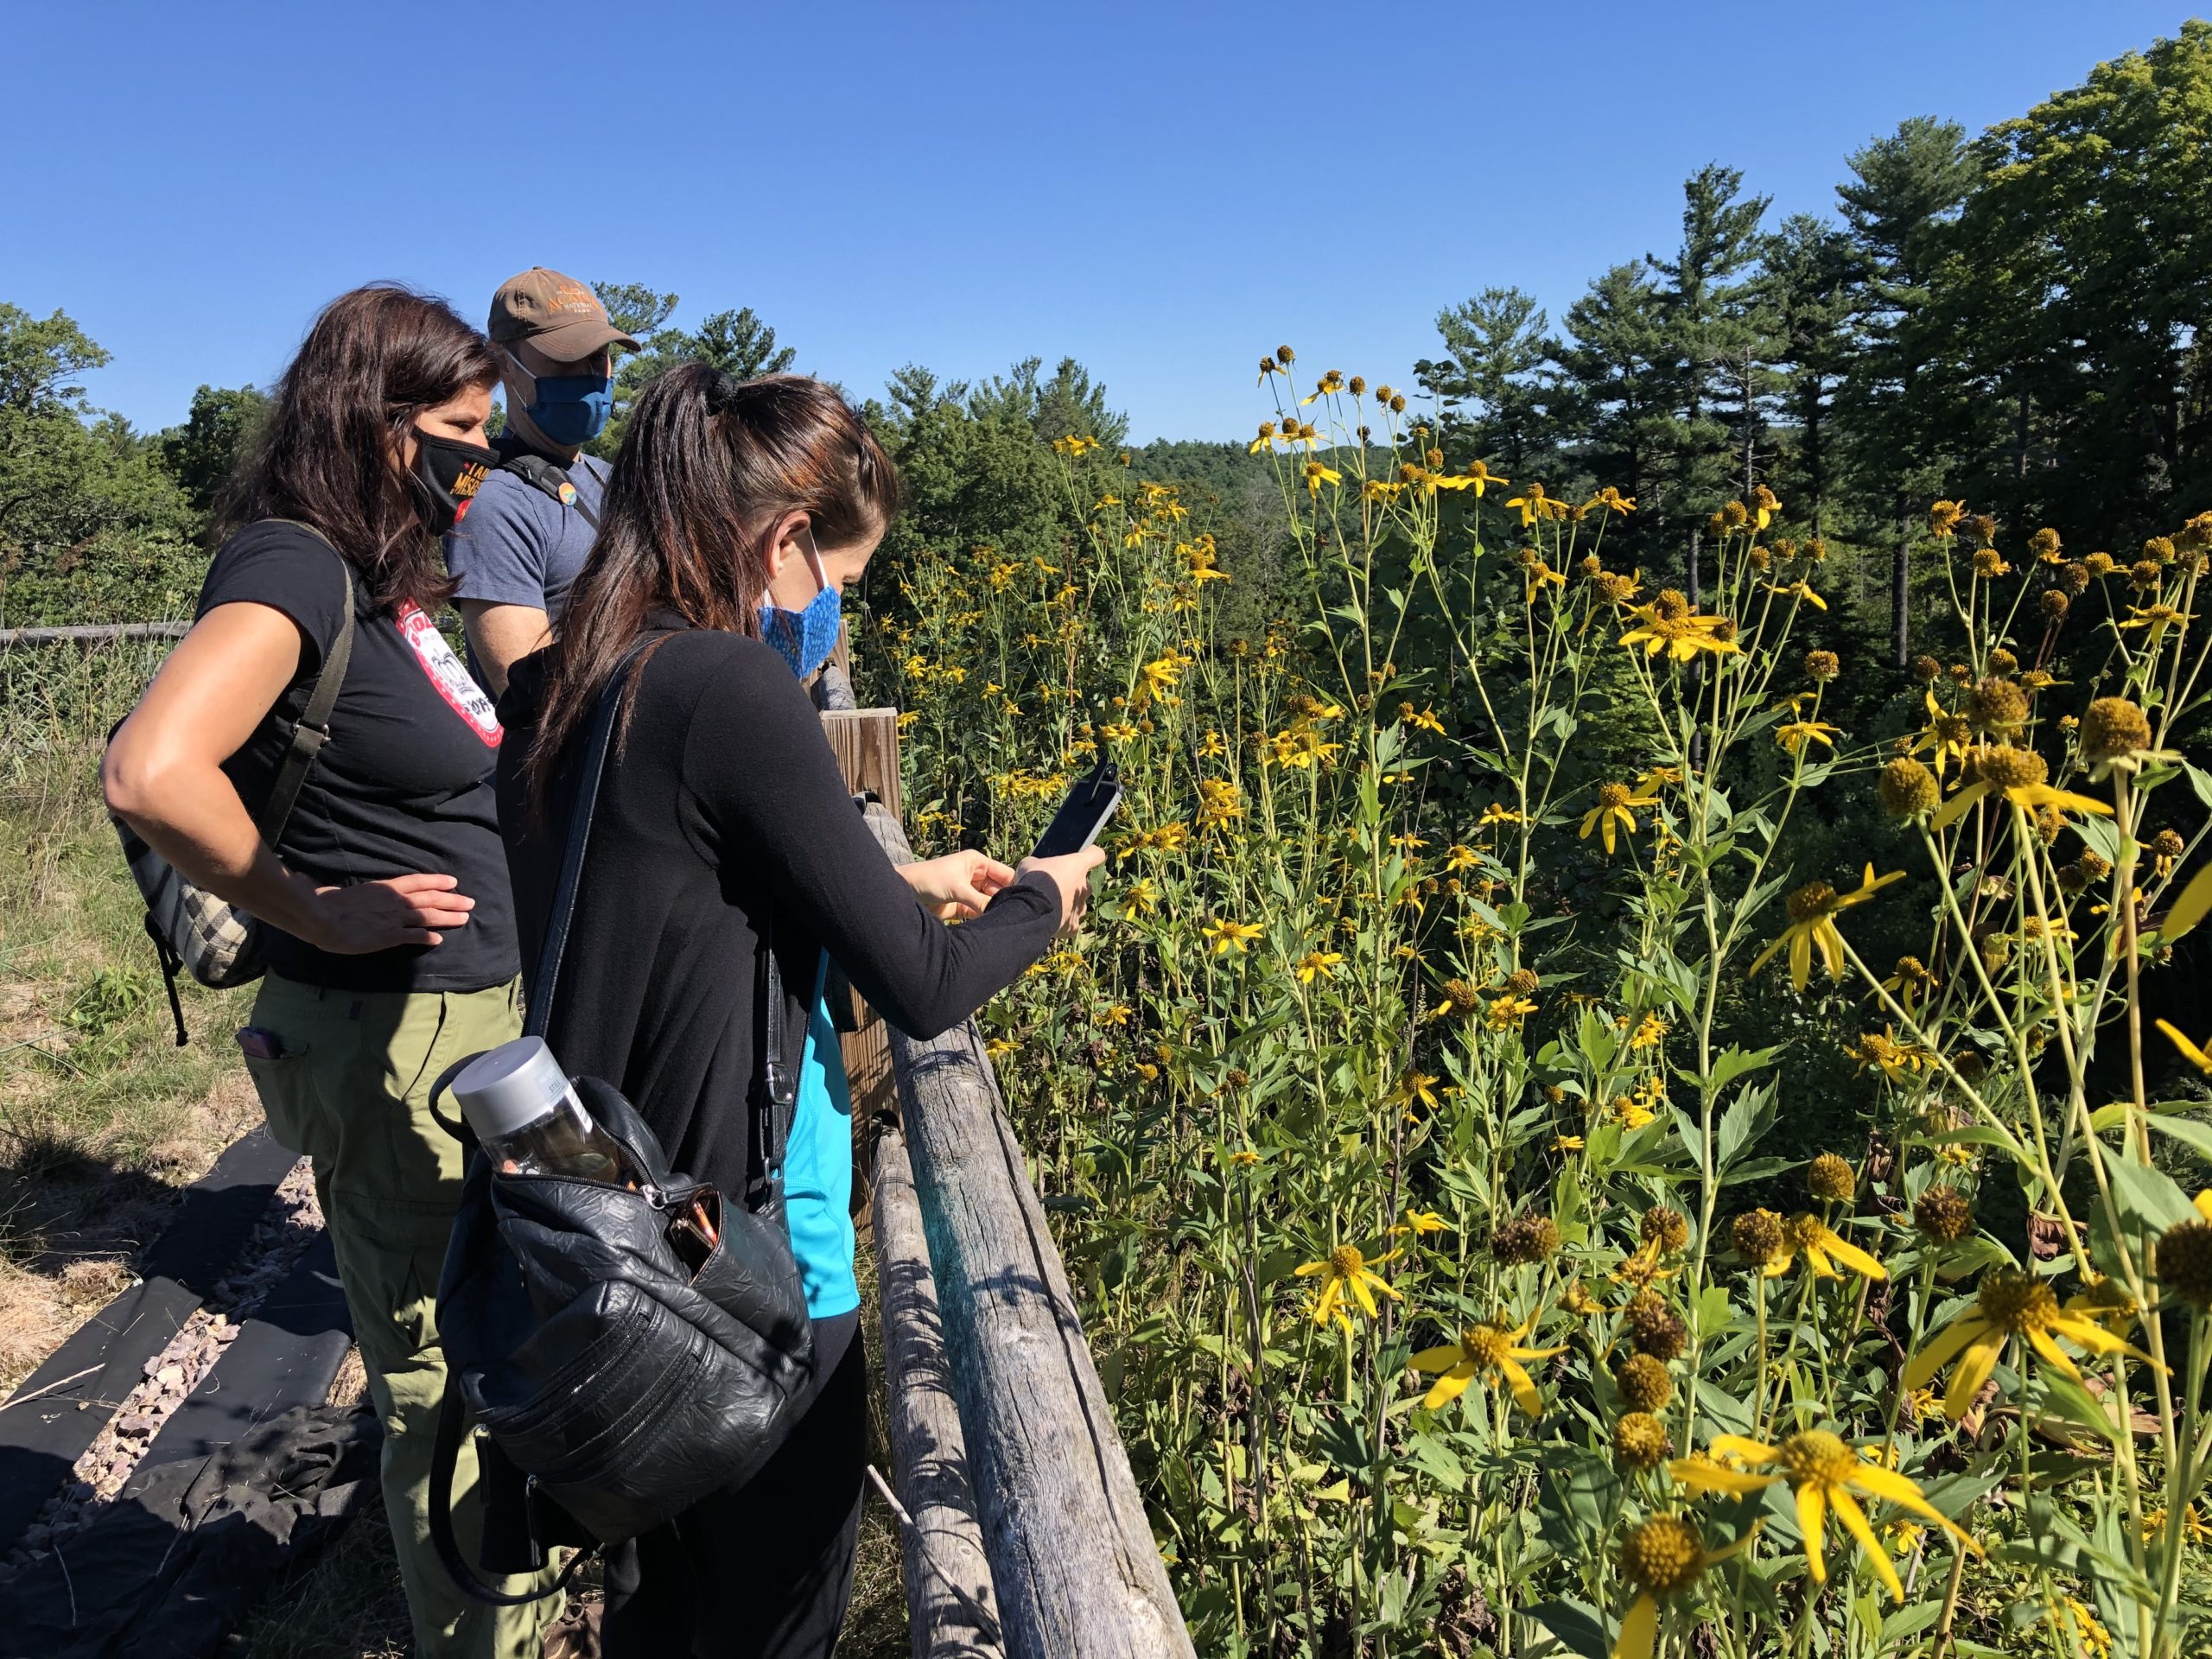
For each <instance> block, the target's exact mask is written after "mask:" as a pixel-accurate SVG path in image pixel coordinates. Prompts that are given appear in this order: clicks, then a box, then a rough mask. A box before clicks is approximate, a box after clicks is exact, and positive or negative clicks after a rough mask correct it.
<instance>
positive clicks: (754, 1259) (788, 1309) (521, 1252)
mask: <svg viewBox="0 0 2212 1659" xmlns="http://www.w3.org/2000/svg"><path fill="white" fill-rule="evenodd" d="M626 678H627V674H626V673H618V674H617V675H616V676H615V677H614V682H613V684H612V685H611V686H610V687H609V688H608V690H607V693H606V694H605V696H603V697H602V698H601V702H600V705H599V708H598V709H597V710H596V711H595V712H594V718H593V723H592V728H591V732H590V737H589V742H588V747H587V750H586V753H585V758H584V772H583V779H582V790H581V791H579V793H578V796H577V800H576V806H575V817H574V820H573V822H572V823H571V824H570V827H569V840H568V845H567V847H566V849H565V850H564V852H563V858H562V865H561V875H560V880H559V884H558V886H557V887H556V889H555V893H554V899H553V910H552V914H551V916H550V918H549V922H548V926H547V930H546V936H545V945H544V950H543V954H542V955H541V957H540V959H539V966H538V971H537V979H536V982H535V983H534V985H533V986H532V987H531V992H532V995H531V999H530V1020H529V1024H528V1026H527V1027H526V1029H527V1031H529V1032H530V1033H535V1034H541V1035H542V1034H543V1027H544V1026H545V1024H546V1023H547V1020H548V1019H549V1017H550V1011H551V1010H552V1008H553V1007H554V991H555V988H556V983H557V981H558V977H559V974H560V968H561V957H562V951H563V946H564V944H565V943H566V941H567V938H568V933H569V923H570V921H571V920H572V919H573V917H574V915H575V899H576V887H577V884H578V881H579V880H580V878H581V876H582V868H583V858H584V850H585V847H586V844H587V842H588V836H589V834H590V829H591V817H592V812H593V809H594V805H595V804H596V800H597V797H598V793H599V783H600V777H601V772H603V771H604V769H605V766H606V760H607V747H608V744H609V741H610V739H611V736H612V732H613V723H614V716H615V711H616V709H617V708H618V707H619V705H620V696H621V688H622V684H623V683H624V681H625V680H626ZM763 931H764V935H766V937H764V939H763V945H762V950H761V956H760V960H761V963H762V966H761V969H760V972H759V974H758V975H757V976H756V981H755V985H754V1016H755V1020H756V1022H757V1023H756V1026H755V1036H756V1046H757V1049H758V1052H759V1053H760V1056H761V1064H760V1065H759V1066H758V1067H756V1072H755V1077H754V1079H753V1084H752V1087H751V1090H750V1099H749V1100H748V1102H747V1105H748V1108H749V1109H750V1113H751V1116H752V1121H753V1145H754V1148H755V1154H754V1157H753V1160H752V1161H753V1169H754V1172H755V1173H754V1175H753V1179H751V1180H750V1181H749V1183H748V1190H747V1192H746V1193H745V1194H743V1195H742V1197H741V1199H740V1198H731V1197H730V1196H729V1195H727V1194H724V1193H721V1192H719V1191H717V1190H716V1189H715V1188H714V1187H712V1186H710V1185H706V1184H704V1183H701V1182H697V1181H694V1180H691V1179H690V1178H688V1177H687V1176H684V1175H683V1174H681V1173H677V1172H674V1171H671V1169H670V1168H669V1167H668V1160H667V1156H666V1154H664V1152H663V1151H662V1149H661V1147H660V1144H659V1142H658V1141H657V1140H656V1139H655V1138H654V1136H653V1134H652V1130H650V1129H649V1128H646V1127H645V1122H644V1120H643V1119H641V1118H640V1117H639V1116H638V1114H637V1112H636V1110H635V1109H633V1108H632V1106H631V1104H630V1103H629V1102H628V1101H626V1100H625V1099H624V1098H623V1097H622V1095H621V1093H620V1090H616V1089H614V1088H613V1087H612V1086H611V1085H609V1084H606V1083H602V1082H601V1081H600V1080H599V1079H597V1078H595V1077H578V1078H576V1079H575V1086H576V1091H577V1095H578V1097H579V1098H580V1099H581V1100H582V1103H583V1104H584V1107H585V1109H587V1110H588V1111H589V1112H590V1114H591V1115H592V1117H593V1118H594V1121H595V1122H597V1123H598V1124H599V1126H600V1127H601V1128H603V1129H605V1130H606V1131H607V1133H608V1134H609V1135H612V1136H613V1138H614V1140H615V1141H617V1142H619V1143H620V1145H621V1147H623V1149H624V1150H625V1151H626V1153H627V1154H629V1157H630V1160H631V1164H632V1167H633V1168H634V1169H636V1170H637V1171H639V1172H640V1173H641V1174H642V1175H643V1176H644V1178H645V1179H644V1180H643V1181H642V1183H641V1185H640V1188H639V1190H636V1191H632V1190H631V1189H630V1188H627V1187H623V1186H616V1185H610V1184H608V1183H606V1182H601V1181H592V1180H583V1179H569V1178H566V1177H560V1176H552V1175H518V1174H503V1173H497V1172H495V1171H493V1169H492V1167H491V1165H490V1161H489V1160H487V1159H486V1157H485V1156H484V1155H483V1154H482V1153H481V1152H480V1151H478V1152H475V1153H473V1154H471V1156H470V1159H469V1163H468V1170H467V1177H466V1179H465V1180H464V1182H463V1185H462V1192H461V1209H460V1212H459V1214H458V1216H457V1217H455V1220H454V1232H453V1238H452V1241H451V1243H450V1244H449V1245H448V1249H447V1252H446V1262H445V1271H444V1274H443V1275H442V1280H441V1282H440V1285H439V1288H438V1329H439V1336H440V1340H441V1342H442V1344H443V1346H444V1349H445V1354H446V1365H447V1381H446V1394H445V1399H444V1402H443V1405H442V1408H441V1410H440V1414H439V1419H438V1429H437V1439H436V1444H435V1454H434V1458H433V1462H432V1468H431V1474H430V1516H429V1520H430V1533H431V1538H432V1541H433V1542H434V1543H435V1546H436V1548H437V1550H438V1554H439V1557H440V1559H441V1560H442V1561H443V1562H444V1563H445V1567H446V1570H447V1572H448V1573H450V1574H451V1575H452V1576H453V1579H454V1582H455V1583H456V1584H457V1585H459V1586H461V1589H463V1590H464V1591H466V1592H468V1593H469V1594H470V1595H472V1596H474V1597H476V1598H477V1599H480V1600H483V1601H489V1602H495V1603H500V1604H505V1605H513V1604H518V1603H521V1602H525V1601H531V1600H535V1599H538V1596H541V1595H550V1594H551V1593H552V1589H547V1590H545V1591H542V1592H537V1595H508V1594H505V1593H504V1592H500V1591H499V1590H497V1589H495V1588H493V1586H490V1585H487V1584H485V1583H484V1582H483V1581H482V1580H480V1579H478V1577H477V1576H476V1574H475V1573H474V1571H472V1570H471V1568H470V1567H469V1565H468V1564H467V1562H466V1561H465V1560H463V1559H462V1557H461V1551H460V1548H459V1546H458V1543H457V1542H456V1541H455V1539H454V1529H453V1514H452V1508H451V1505H452V1492H453V1478H454V1469H455V1466H456V1462H457V1459H458V1457H459V1452H460V1447H461V1437H462V1433H463V1432H464V1423H463V1419H464V1415H465V1416H466V1417H467V1418H468V1419H470V1420H473V1421H474V1423H475V1424H476V1425H477V1427H478V1428H479V1429H480V1431H481V1433H480V1436H479V1439H478V1442H477V1447H478V1464H479V1486H480V1491H482V1493H483V1494H484V1503H485V1511H486V1514H485V1528H484V1540H485V1542H484V1548H483V1551H482V1560H481V1565H482V1566H483V1567H486V1568H488V1569H490V1570H492V1571H494V1572H497V1573H528V1572H535V1571H537V1570H539V1569H540V1568H541V1567H543V1564H544V1561H545V1553H544V1552H545V1549H546V1547H547V1546H549V1545H555V1544H577V1545H590V1544H594V1543H596V1544H612V1543H619V1542H620V1541H623V1540H625V1539H628V1538H633V1537H635V1536H637V1535H639V1534H640V1533H643V1532H646V1531H649V1530H651V1529H652V1528H654V1527H657V1526H658V1525H660V1524H661V1523H663V1522H666V1521H668V1520H670V1519H671V1518H672V1517H673V1516H677V1515H678V1514H680V1513H681V1512H682V1511H683V1510H686V1509H688V1508H689V1507H690V1505H691V1504H693V1503H696V1502H697V1501H698V1500H699V1499H700V1498H702V1497H705V1496H706V1495H707V1494H708V1493H709V1492H711V1491H715V1490H717V1489H719V1488H721V1487H723V1486H727V1485H730V1484H734V1483H736V1482H739V1481H741V1480H744V1479H746V1478H748V1477H749V1476H750V1475H752V1474H753V1472H755V1471H758V1470H759V1469H760V1466H761V1465H762V1464H764V1463H766V1461H767V1459H768V1457H769V1455H770V1454H771V1453H772V1452H774V1451H775V1449H776V1448H777V1446H779V1445H780V1444H781V1443H782V1441H783V1440H784V1438H785V1434H786V1433H788V1432H789V1430H790V1427H791V1421H792V1420H793V1413H794V1408H797V1407H799V1406H801V1405H802V1404H803V1403H804V1401H805V1399H806V1398H807V1396H808V1395H809V1393H810V1389H811V1385H812V1382H813V1372H814V1351H813V1330H812V1326H811V1325H810V1323H809V1321H808V1318H807V1312H806V1298H805V1294H804V1290H803V1289H802V1287H801V1285H800V1281H799V1272H798V1263H797V1262H796V1261H795V1260H794V1259H793V1257H792V1255H791V1237H790V1234H789V1231H788V1230H787V1229H786V1226H785V1221H784V1215H783V1195H782V1191H781V1187H780V1184H779V1179H778V1174H777V1172H778V1171H779V1169H780V1167H781V1165H782V1159H781V1157H780V1155H779V1148H780V1147H781V1145H782V1143H783V1141H784V1138H785V1135H787V1134H788V1131H789V1128H790V1123H791V1110H792V1106H793V1103H794V1098H795V1090H794V1088H793V1087H792V1085H791V1080H790V1079H789V1077H788V1074H787V1072H786V1071H785V1065H784V1059H785V1050H784V1039H785V1023H786V1022H785V1009H784V997H783V987H782V985H781V984H780V982H779V978H780V976H779V974H778V973H777V971H776V968H775V952H774V950H773V941H772V930H770V929H764V930H763ZM557 1052H558V1050H557V1047H556V1053H557ZM472 1058H473V1057H472ZM458 1070H459V1068H458V1067H455V1068H454V1069H453V1070H452V1071H448V1072H447V1073H446V1075H445V1076H444V1077H441V1078H440V1079H439V1080H438V1086H437V1088H436V1089H435V1090H433V1091H432V1096H431V1101H432V1110H433V1111H434V1112H435V1111H436V1110H437V1096H438V1095H439V1094H440V1093H441V1092H442V1090H443V1089H444V1088H445V1086H446V1084H448V1081H449V1080H450V1079H451V1078H452V1077H453V1076H454V1074H455V1072H457V1071H458ZM440 1116H441V1119H442V1121H447V1120H444V1119H443V1115H442V1114H440ZM448 1127H449V1128H456V1129H458V1126H456V1125H453V1124H451V1123H450V1122H449V1121H448ZM461 1132H462V1133H465V1131H461ZM695 1201H696V1202H698V1203H701V1204H703V1205H704V1206H705V1208H706V1212H707V1214H708V1217H709V1220H710V1222H711V1223H712V1226H713V1230H714V1232H715V1234H716V1235H718V1238H717V1242H716V1243H715V1245H714V1246H713V1248H712V1249H711V1250H709V1249H705V1248H704V1246H703V1245H702V1243H699V1242H698V1241H697V1240H696V1235H695V1234H694V1233H693V1232H692V1231H691V1230H689V1229H677V1230H671V1221H673V1220H674V1219H675V1218H676V1217H679V1216H683V1215H685V1214H686V1213H687V1212H688V1211H690V1207H691V1205H693V1204H694V1203H695ZM584 1559H585V1556H584V1555H583V1554H578V1555H577V1557H576V1558H575V1560H572V1561H571V1562H570V1563H569V1569H568V1571H567V1572H566V1573H563V1575H562V1578H561V1584H566V1583H567V1581H568V1580H569V1577H570V1576H572V1575H573V1574H574V1573H575V1569H576V1567H577V1566H578V1565H579V1564H581V1562H582V1560H584ZM558 1587H560V1586H559V1585H556V1586H553V1587H552V1588H558Z"/></svg>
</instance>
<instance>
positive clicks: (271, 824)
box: [254, 518, 353, 847]
mask: <svg viewBox="0 0 2212 1659" xmlns="http://www.w3.org/2000/svg"><path fill="white" fill-rule="evenodd" d="M261 522H263V523H264V524H289V525H291V526H292V527H293V528H294V529H296V530H304V531H307V533H308V535H310V536H312V537H315V540H317V541H318V542H321V543H322V544H323V545H324V546H325V547H327V548H329V549H330V551H331V553H332V555H333V556H335V557H336V559H337V560H338V563H339V568H340V570H341V571H342V572H343V573H344V575H345V582H346V597H345V610H344V613H343V615H344V619H345V620H343V621H342V622H341V623H340V625H339V628H338V637H337V638H336V639H333V640H332V641H331V642H330V649H329V651H327V652H325V653H324V655H323V658H322V668H321V671H320V672H318V673H317V674H316V675H315V690H313V691H312V692H310V693H309V694H308V706H307V707H306V708H305V709H302V710H301V711H300V717H299V719H298V721H296V722H295V723H294V725H293V727H292V741H291V742H290V744H289V746H288V747H286V748H285V751H284V759H283V761H282V763H280V764H279V765H278V766H277V781H276V783H275V784H274V785H272V786H271V787H270V791H269V799H268V802H267V803H266V804H264V806H263V807H262V809H261V816H260V817H258V818H257V819H256V820H255V823H254V827H255V828H256V829H259V830H260V831H261V838H262V840H264V841H265V842H268V843H269V844H270V846H271V847H274V846H275V845H276V844H277V837H278V836H281V835H283V833H284V826H285V824H286V823H289V821H290V819H291V817H292V807H293V805H294V804H295V803H296V802H297V801H298V800H299V798H300V790H301V787H302V785H304V784H305V783H306V782H307V780H308V772H309V771H310V770H311V769H312V768H313V767H314V766H315V757H316V756H317V755H318V754H321V753H322V746H323V745H324V744H326V743H327V742H328V741H330V711H331V710H332V709H334V708H335V707H336V706H337V703H338V693H339V690H340V688H341V687H342V686H344V684H345V683H346V666H347V664H350V663H351V662H352V661H353V562H352V561H351V560H349V559H348V558H347V557H346V556H345V555H344V554H343V553H340V552H339V550H338V548H337V546H336V544H335V543H333V542H332V541H331V539H330V537H327V536H326V535H324V534H323V533H322V532H321V531H319V530H317V529H316V528H315V526H314V525H313V524H302V523H301V522H300V521H299V520H298V519H296V518H265V519H264V520H262V521H261Z"/></svg>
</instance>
